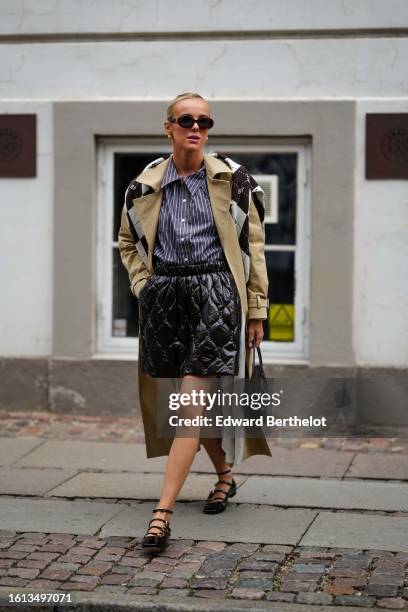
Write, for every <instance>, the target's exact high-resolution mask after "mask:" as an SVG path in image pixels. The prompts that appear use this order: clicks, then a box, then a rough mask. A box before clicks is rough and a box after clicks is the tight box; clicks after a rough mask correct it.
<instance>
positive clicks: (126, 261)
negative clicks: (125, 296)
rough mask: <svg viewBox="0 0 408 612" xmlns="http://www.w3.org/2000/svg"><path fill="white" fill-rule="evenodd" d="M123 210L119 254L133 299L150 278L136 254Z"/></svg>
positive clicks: (119, 235)
mask: <svg viewBox="0 0 408 612" xmlns="http://www.w3.org/2000/svg"><path fill="white" fill-rule="evenodd" d="M125 208H126V206H124V207H123V208H122V216H121V223H120V229H119V234H118V246H119V253H120V257H121V260H122V263H123V265H124V266H125V268H126V270H127V272H128V275H129V282H130V289H131V291H132V293H133V295H134V296H135V297H139V293H140V291H141V289H142V287H143V285H144V284H145V283H146V281H147V279H148V277H149V276H150V273H149V271H148V269H147V266H146V264H145V263H144V261H143V260H142V258H141V257H140V255H139V253H138V252H137V249H136V245H135V241H134V239H133V236H132V234H131V232H130V229H129V226H128V220H127V217H126V212H125Z"/></svg>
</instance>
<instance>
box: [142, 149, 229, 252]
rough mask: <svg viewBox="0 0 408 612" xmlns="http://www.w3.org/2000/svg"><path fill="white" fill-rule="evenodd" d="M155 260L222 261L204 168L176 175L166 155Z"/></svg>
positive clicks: (171, 162)
mask: <svg viewBox="0 0 408 612" xmlns="http://www.w3.org/2000/svg"><path fill="white" fill-rule="evenodd" d="M162 188H163V200H162V204H161V208H160V214H159V220H158V227H157V235H156V243H155V246H154V250H153V255H154V258H155V261H157V260H158V261H162V262H165V263H179V264H183V263H185V264H188V263H200V262H204V261H206V262H213V261H220V260H222V261H224V252H223V250H222V246H221V242H220V239H219V236H218V232H217V228H216V227H215V224H214V217H213V212H212V208H211V202H210V196H209V193H208V187H207V180H206V170H205V166H204V165H203V166H202V167H201V168H200V170H198V171H197V172H195V173H194V174H189V175H188V176H184V177H182V176H179V175H178V174H177V169H176V166H175V165H174V162H173V156H171V157H170V159H169V163H168V164H167V168H166V171H165V173H164V176H163V180H162Z"/></svg>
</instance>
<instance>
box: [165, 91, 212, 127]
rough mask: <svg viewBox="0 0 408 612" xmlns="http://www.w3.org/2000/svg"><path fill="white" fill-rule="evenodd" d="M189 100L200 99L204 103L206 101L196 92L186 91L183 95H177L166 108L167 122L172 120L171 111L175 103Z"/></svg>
mask: <svg viewBox="0 0 408 612" xmlns="http://www.w3.org/2000/svg"><path fill="white" fill-rule="evenodd" d="M191 98H200V99H201V100H204V102H207V100H206V99H205V98H203V96H200V94H199V93H196V92H192V91H186V92H185V93H182V94H179V95H178V96H176V97H175V98H174V99H173V100H172V101H171V102H170V104H169V106H168V107H167V121H170V120H171V119H172V118H173V109H174V107H175V105H176V104H177V102H180V101H181V100H190V99H191ZM207 104H208V102H207Z"/></svg>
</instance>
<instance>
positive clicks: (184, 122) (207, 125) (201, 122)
mask: <svg viewBox="0 0 408 612" xmlns="http://www.w3.org/2000/svg"><path fill="white" fill-rule="evenodd" d="M169 121H170V122H171V123H178V124H179V126H180V127H182V128H187V129H190V128H192V127H193V125H194V124H195V123H197V124H198V127H199V128H200V130H210V129H211V128H212V126H213V125H214V121H213V119H211V117H200V118H199V119H194V117H193V115H180V117H177V119H174V117H173V118H172V119H169Z"/></svg>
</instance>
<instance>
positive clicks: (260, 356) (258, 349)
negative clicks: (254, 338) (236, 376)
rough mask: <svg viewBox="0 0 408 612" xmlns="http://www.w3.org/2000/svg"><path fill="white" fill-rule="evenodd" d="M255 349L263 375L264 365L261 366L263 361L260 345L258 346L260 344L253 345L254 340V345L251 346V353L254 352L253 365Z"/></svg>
mask: <svg viewBox="0 0 408 612" xmlns="http://www.w3.org/2000/svg"><path fill="white" fill-rule="evenodd" d="M255 349H256V350H257V351H258V360H259V365H260V367H261V370H262V374H263V376H265V372H264V367H263V363H262V353H261V347H260V346H255V342H254V345H253V348H252V350H253V353H254V354H253V366H254V367H255V355H256V352H255Z"/></svg>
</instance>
